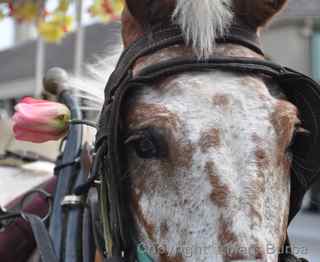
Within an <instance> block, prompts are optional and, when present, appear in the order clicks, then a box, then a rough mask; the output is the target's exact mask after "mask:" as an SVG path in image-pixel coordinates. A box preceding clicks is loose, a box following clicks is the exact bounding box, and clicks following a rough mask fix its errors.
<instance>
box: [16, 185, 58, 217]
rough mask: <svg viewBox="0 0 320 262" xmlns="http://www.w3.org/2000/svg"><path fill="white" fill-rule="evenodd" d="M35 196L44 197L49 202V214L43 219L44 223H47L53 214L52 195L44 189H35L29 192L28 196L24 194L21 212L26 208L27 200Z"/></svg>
mask: <svg viewBox="0 0 320 262" xmlns="http://www.w3.org/2000/svg"><path fill="white" fill-rule="evenodd" d="M34 194H40V195H42V196H44V198H45V199H46V200H47V201H48V212H47V214H46V215H45V216H44V217H43V218H41V220H42V222H44V223H45V222H46V221H47V220H48V219H49V217H50V215H51V213H52V195H51V194H50V193H48V192H46V191H44V190H42V189H33V190H30V191H28V192H27V193H26V194H24V196H23V197H22V199H21V201H20V210H21V211H23V207H24V204H25V202H26V200H27V199H28V198H29V197H30V196H32V195H34Z"/></svg>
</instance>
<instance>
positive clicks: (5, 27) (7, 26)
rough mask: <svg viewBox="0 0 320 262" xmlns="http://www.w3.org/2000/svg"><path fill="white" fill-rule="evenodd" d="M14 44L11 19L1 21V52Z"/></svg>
mask: <svg viewBox="0 0 320 262" xmlns="http://www.w3.org/2000/svg"><path fill="white" fill-rule="evenodd" d="M12 44H13V22H12V20H11V19H8V18H7V19H4V20H2V21H0V50H2V49H5V48H8V47H10V46H11V45H12Z"/></svg>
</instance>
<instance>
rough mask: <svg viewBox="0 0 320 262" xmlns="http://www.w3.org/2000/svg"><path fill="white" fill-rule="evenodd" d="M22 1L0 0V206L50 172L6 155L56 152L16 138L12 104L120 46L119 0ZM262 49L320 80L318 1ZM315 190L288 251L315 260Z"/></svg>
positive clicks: (265, 36)
mask: <svg viewBox="0 0 320 262" xmlns="http://www.w3.org/2000/svg"><path fill="white" fill-rule="evenodd" d="M9 2H10V1H9ZM19 2H20V3H21V2H23V1H11V2H10V3H9V4H8V1H2V0H0V62H1V65H0V154H1V155H2V157H1V159H0V205H3V204H5V203H6V202H7V201H8V200H9V199H11V198H12V197H15V196H16V195H19V194H21V192H23V191H25V190H27V189H28V188H30V186H33V185H36V184H39V182H42V181H44V180H45V179H46V178H47V177H48V176H50V175H51V174H52V167H53V163H50V161H49V162H48V161H40V162H41V163H40V164H39V161H37V165H33V163H27V164H26V163H24V161H22V160H21V159H18V158H16V157H15V156H14V154H11V155H10V154H8V152H9V153H10V152H11V153H12V152H14V153H18V154H22V155H29V152H34V153H35V154H39V155H41V157H43V158H47V159H49V160H54V159H55V157H56V155H57V148H58V144H57V143H54V142H52V143H46V144H41V145H33V144H30V143H21V142H17V141H15V140H14V139H13V137H12V134H11V129H10V121H9V120H8V119H9V117H10V116H11V115H12V113H13V110H14V105H15V104H16V102H17V101H18V100H19V99H20V98H21V97H23V96H40V94H41V91H42V77H43V74H44V72H46V71H47V70H48V69H49V68H51V67H53V66H59V67H62V68H64V69H66V70H68V71H69V72H71V73H73V74H75V75H81V73H82V70H83V64H85V63H90V62H93V61H95V57H99V56H101V55H102V54H106V53H108V52H112V51H113V49H114V47H115V45H116V44H117V43H118V42H119V29H120V23H119V20H118V17H119V14H120V11H121V7H122V2H121V1H120V0H115V1H112V0H82V1H81V0H77V1H68V0H50V1H24V2H30V3H32V4H33V5H31V4H30V5H29V6H23V7H22V8H21V10H19V9H18V8H17V6H15V4H17V3H19ZM38 5H44V6H45V7H44V6H42V9H41V10H42V11H41V12H43V13H41V14H42V15H41V17H42V19H39V18H35V17H37V12H39V10H40V9H39V6H38ZM262 44H263V48H264V50H265V53H266V54H267V55H268V56H269V58H270V59H271V60H272V61H275V62H277V63H280V64H283V65H287V66H289V67H291V68H293V69H296V70H298V71H300V72H303V73H305V74H307V75H309V76H311V77H313V78H314V79H315V80H317V81H320V1H319V0H289V5H288V6H287V8H286V9H285V10H284V11H283V12H282V13H281V14H280V15H279V16H278V17H277V18H276V19H274V20H273V22H272V23H271V24H270V25H269V26H268V27H267V28H266V29H265V30H264V31H263V32H262ZM319 106H320V105H319ZM12 181H15V182H14V183H13V182H12ZM317 188H319V186H317V187H315V188H314V190H313V194H309V195H308V197H307V198H306V200H305V211H304V212H301V214H300V215H299V216H298V218H296V219H295V221H294V222H293V224H292V226H291V227H290V236H291V241H292V244H293V246H294V247H296V248H300V249H301V250H302V249H303V248H305V249H306V250H305V249H303V250H304V251H303V252H306V254H305V253H302V254H301V256H304V257H307V258H309V259H310V261H312V262H316V261H319V257H320V215H319V205H318V203H320V201H319V200H320V198H319V192H318V191H319V190H318V189H317ZM311 198H312V201H310V199H311ZM300 249H299V250H300Z"/></svg>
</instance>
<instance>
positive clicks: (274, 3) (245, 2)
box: [234, 0, 288, 29]
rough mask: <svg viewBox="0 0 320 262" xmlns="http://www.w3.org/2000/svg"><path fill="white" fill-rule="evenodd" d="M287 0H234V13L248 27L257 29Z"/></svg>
mask: <svg viewBox="0 0 320 262" xmlns="http://www.w3.org/2000/svg"><path fill="white" fill-rule="evenodd" d="M287 2H288V0H254V1H253V0H234V5H235V13H236V15H237V16H238V17H239V18H240V20H241V21H243V22H244V23H246V24H247V25H248V26H249V27H251V28H254V29H258V28H259V27H262V26H264V25H265V24H266V23H267V22H268V21H270V20H271V18H272V17H273V16H274V15H276V14H277V13H278V12H279V11H280V10H281V9H282V8H283V7H284V5H285V4H286V3H287Z"/></svg>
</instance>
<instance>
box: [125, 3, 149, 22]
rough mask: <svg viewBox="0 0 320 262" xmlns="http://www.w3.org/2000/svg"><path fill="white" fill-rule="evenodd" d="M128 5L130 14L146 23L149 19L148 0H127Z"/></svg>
mask: <svg viewBox="0 0 320 262" xmlns="http://www.w3.org/2000/svg"><path fill="white" fill-rule="evenodd" d="M125 2H126V7H127V9H128V11H129V12H130V14H131V15H132V16H133V17H134V18H135V19H136V20H137V21H138V22H139V23H140V24H142V25H143V24H146V23H147V21H148V19H147V18H148V14H147V12H146V11H147V2H148V1H147V0H126V1H125Z"/></svg>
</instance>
